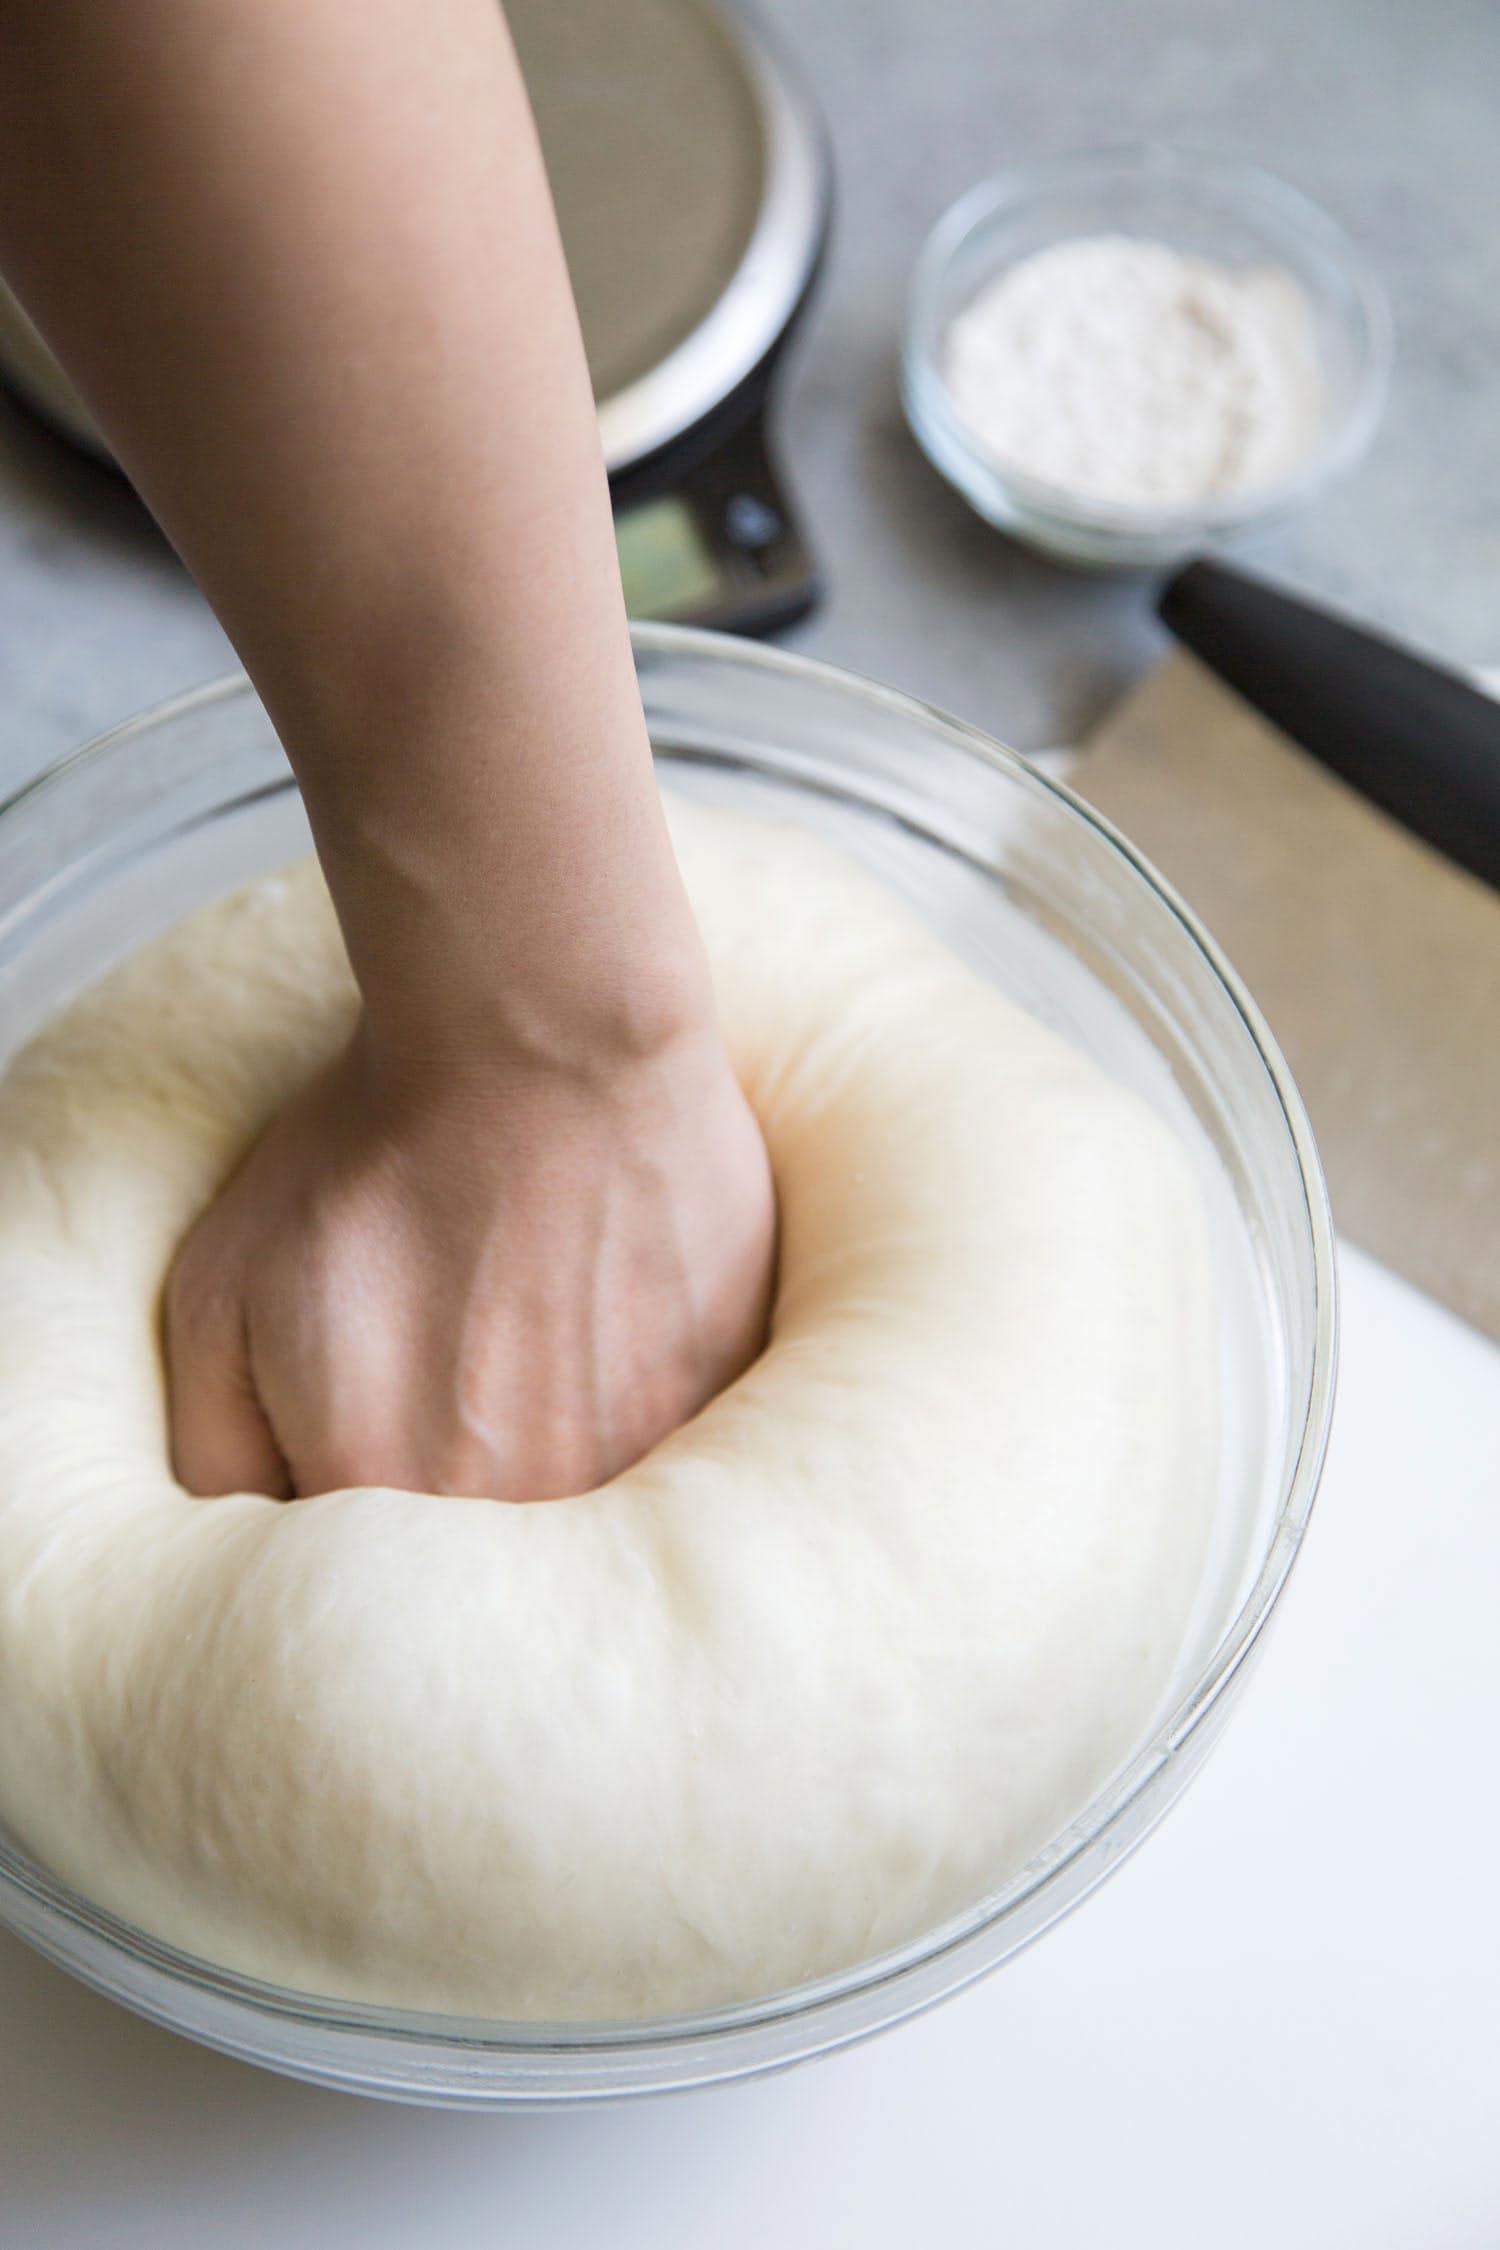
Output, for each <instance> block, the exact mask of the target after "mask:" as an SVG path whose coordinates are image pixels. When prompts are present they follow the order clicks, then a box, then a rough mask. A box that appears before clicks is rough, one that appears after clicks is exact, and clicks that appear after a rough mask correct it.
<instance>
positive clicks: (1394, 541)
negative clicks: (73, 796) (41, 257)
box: [0, 0, 1500, 790]
mask: <svg viewBox="0 0 1500 2250" xmlns="http://www.w3.org/2000/svg"><path fill="white" fill-rule="evenodd" d="M764 9H765V13H766V14H767V15H768V16H769V17H770V19H771V20H772V22H773V23H774V24H775V26H776V27H777V28H778V29H779V31H780V32H781V34H782V37H783V39H784V41H785V43H786V44H787V45H788V46H789V47H790V48H791V49H792V50H793V51H794V52H795V53H797V54H798V55H799V56H800V57H801V59H802V62H803V64H804V67H805V69H806V71H807V74H808V75H809V77H810V78H811V80H812V82H813V84H814V85H815V87H816V88H817V90H818V92H819V94H820V96H821V98H822V100H823V103H824V106H825V108H826V110H827V112H828V115H829V118H830V121H831V125H832V129H833V136H834V142H835V149H836V160H837V167H838V181H839V209H838V213H837V219H836V228H835V235H834V242H833V250H832V256H831V259H830V262H829V267H828V271H827V275H826V278H825V281H824V285H823V288H822V291H821V294H820V297H819V300H818V302H817V305H816V307H815V309H814V312H813V314H812V317H811V319H810V320H809V322H808V324H807V327H806V330H805V332H804V334H803V336H802V338H801V339H800V341H799V343H798V345H797V348H796V352H795V357H794V359H793V360H792V362H791V364H790V365H789V367H788V370H787V380H786V382H785V385H784V389H783V396H782V399H781V403H780V409H779V414H778V423H779V430H780V436H781V440H782V451H783V453H784V456H785V460H786V464H787V468H788V472H789V477H790V481H791V483H792V486H793V488H794V490H795V492H796V494H797V496H798V498H799V501H800V504H801V508H802V512H803V514H804V516H805V519H806V522H807V525H808V527H809V530H810V533H811V535H812V537H813V539H814V541H815V543H816V545H817V548H818V552H819V555H820V558H821V560H822V563H823V565H824V570H825V575H826V579H827V585H828V598H827V601H826V603H825V606H824V607H823V609H822V611H821V612H820V614H819V615H818V616H817V617H816V618H815V619H814V620H812V621H811V622H810V623H809V624H808V625H806V626H804V627H803V628H802V629H801V630H800V632H799V633H798V634H797V636H796V638H797V640H798V642H799V644H800V645H801V646H803V647H805V648H806V649H807V650H809V651H810V652H812V653H815V654H818V655H824V656H827V657H829V658H831V659H833V660H835V661H837V662H839V663H842V664H847V665H851V666H853V667H855V668H856V669H859V670H863V671H867V672H870V673H873V674H875V675H876V676H878V677H880V678H883V679H886V680H890V681H893V682H895V683H896V684H897V685H899V686H901V687H905V688H908V689H911V690H913V691H914V692H916V693H918V694H921V695H924V696H927V697H929V698H930V699H932V700H934V701H936V702H939V703H943V704H946V705H948V706H949V707H950V708H952V709H954V710H957V711H960V712H962V713H963V714H964V715H965V716H966V717H968V718H971V719H973V720H976V721H977V722H978V723H979V724H980V725H982V726H985V727H987V728H989V729H990V730H991V731H993V732H995V733H997V734H1000V735H1002V736H1004V737H1006V738H1008V739H1009V740H1011V741H1013V742H1015V743H1016V744H1018V745H1019V746H1021V747H1023V748H1036V747H1040V746H1041V745H1043V744H1046V743H1050V742H1055V741H1058V740H1065V739H1070V738H1072V737H1074V736H1076V734H1077V733H1078V732H1079V730H1081V728H1083V727H1084V726H1085V725H1087V723H1088V722H1089V721H1090V720H1091V719H1092V718H1093V717H1095V716H1096V715H1097V714H1098V713H1099V712H1100V711H1101V710H1102V709H1103V708H1104V706H1105V705H1106V704H1107V703H1108V701H1109V700H1110V699H1111V698H1112V696H1113V695H1114V694H1115V693H1116V692H1117V691H1118V690H1119V688H1120V687H1122V686H1123V685H1124V684H1126V682H1128V681H1129V680H1130V679H1131V678H1132V677H1134V676H1135V675H1136V674H1137V673H1138V672H1139V671H1140V670H1141V669H1142V668H1143V667H1144V666H1145V665H1146V664H1148V663H1149V662H1150V660H1151V658H1152V655H1153V654H1154V652H1155V650H1156V649H1157V648H1158V646H1159V645H1160V642H1159V638H1158V635H1157V632H1156V629H1155V627H1154V626H1153V624H1152V623H1151V619H1150V588H1149V585H1148V584H1147V583H1145V582H1142V581H1136V582H1121V581H1105V580H1092V579H1087V578H1083V577H1079V576H1076V575H1072V574H1069V573H1066V572H1063V571H1061V570H1058V569H1055V568H1053V567H1051V566H1050V565H1047V564H1044V563H1041V562H1039V561H1036V560H1034V559H1033V558H1031V557H1030V556H1028V555H1026V554H1025V553H1023V552H1022V551H1020V550H1019V549H1017V548H1015V547H1013V546H1011V545H1010V544H1008V543H1007V542H1006V541H1005V540H1003V539H1002V538H1000V537H999V536H998V535H997V534H995V533H994V532H991V531H989V530H988V529H987V528H986V527H985V526H983V525H982V524H980V523H978V522H977V521H976V520H975V519H974V518H973V517H971V516H970V515H969V513H968V512H967V510H966V509H965V507H964V506H963V504H962V503H961V502H960V501H959V500H958V499H957V498H956V497H955V496H954V495H953V494H952V493H950V492H949V491H948V490H947V488H946V487H945V486H944V485H942V484H940V483H939V481H938V480H937V478H936V476H935V475H934V474H933V472H932V471H931V470H930V469H929V468H928V466H927V464H926V462H925V461H924V460H923V459H922V458H921V456H920V455H919V454H918V453H917V451H916V449H915V447H914V445H913V444H912V442H911V440H910V438H909V436H908V434H907V432H906V429H905V425H904V423H903V421H902V418H901V412H900V407H899V404H898V400H897V391H896V375H895V339H896V334H897V329H898V326H899V322H900V317H901V310H902V303H903V298H904V293H905V288H906V282H907V277H908V275H909V273H910V270H911V265H912V261H913V259H914V257H915V255H916V252H917V249H918V246H919V244H920V242H921V239H922V237H923V235H924V234H925V232H926V230H927V228H928V226H929V225H930V224H931V222H932V221H933V219H934V218H935V217H936V216H937V214H938V212H939V211H940V210H941V209H942V208H943V206H944V205H945V204H946V203H948V202H949V201H950V200H951V199H952V197H953V196H955V195H956V194H957V193H958V192H959V191H960V190H961V189H963V188H964V187H965V186H967V185H968V184H969V183H970V182H971V181H972V180H974V179H976V178H978V177H980V176H982V175H983V174H985V173H987V172H990V171H994V170H996V169H998V168H999V167H1001V166H1002V165H1005V164H1007V163H1009V162H1012V161H1014V160H1015V159H1017V158H1019V157H1024V156H1028V155H1034V154H1039V153H1042V152H1045V151H1050V150H1059V149H1065V148H1069V147H1076V146H1079V145H1087V144H1097V143H1100V142H1105V141H1110V140H1119V139H1132V138H1138V137H1141V136H1143V135H1156V136H1159V137H1162V138H1167V139H1176V140H1182V141H1188V142H1191V143H1194V144H1196V145H1199V146H1212V147H1216V148H1225V149H1229V150H1232V151H1234V152H1236V153H1239V154H1241V155H1245V156H1249V157H1252V158H1254V159H1255V160H1257V161H1259V162H1262V163H1264V164H1266V165H1268V166H1270V167H1271V168H1272V169H1273V170H1276V171H1280V172H1282V173H1284V174H1285V175H1286V176H1287V177H1288V178H1290V179H1291V180H1293V181H1295V182H1296V183H1297V184H1298V185H1299V186H1301V187H1303V188H1304V189H1306V190H1307V191H1308V192H1309V193H1310V194H1312V195H1313V196H1315V197H1316V198H1318V199H1319V200H1320V201H1322V202H1324V203H1326V204H1327V205H1328V206H1329V207H1330V208H1331V209H1332V210H1333V211H1334V212H1335V213H1336V214H1337V215H1338V216H1339V217H1340V218H1341V219H1342V220H1343V221H1344V223H1345V224H1346V225H1347V226H1348V227H1349V228H1350V230H1351V231H1352V232H1353V233H1354V234H1355V236H1356V237H1357V238H1358V239H1359V241H1360V242H1361V244H1362V245H1363V246H1364V248H1365V250H1366V253H1367V255H1368V256H1369V257H1370V258H1371V259H1372V261H1373V262H1374V264H1375V265H1376V266H1377V267H1378V269H1379V270H1380V271H1381V272H1382V273H1383V275H1384V278H1385V281H1386V283H1387V285H1388V287H1389V289H1390V292H1391V294H1392V297H1393V299H1394V302H1395V309H1396V319H1397V329H1398V339H1397V365H1396V373H1395V381H1394V385H1393V390H1392V396H1391V403H1390V408H1389V412H1388V415H1387V418H1386V421H1385V424H1384V425H1383V427H1382V429H1381V431H1380V433H1379V434H1378V436H1377V439H1376V443H1375V447H1374V449H1373V451H1372V452H1371V454H1370V455H1369V456H1368V458H1367V459H1366V461H1365V462H1364V463H1363V465H1362V466H1361V467H1360V468H1359V469H1358V470H1356V471H1355V473H1354V474H1353V475H1352V476H1351V477H1350V478H1348V479H1347V480H1346V481H1345V482H1344V483H1342V484H1341V485H1339V486H1337V487H1336V488H1334V489H1333V490H1332V491H1331V492H1329V493H1328V494H1327V495H1326V496H1325V497H1324V498H1323V499H1322V500H1320V502H1319V503H1318V504H1317V506H1316V508H1315V509H1314V510H1313V511H1312V512H1310V513H1308V514H1306V515H1304V516H1302V517H1300V518H1298V519H1296V520H1294V521H1292V522H1290V523H1288V524H1286V525H1284V526H1282V527H1280V528H1279V529H1278V530H1276V531H1274V532H1270V533H1265V534H1262V535H1261V536H1260V537H1258V538H1257V540H1256V541H1255V542H1254V543H1253V545H1247V546H1246V547H1244V548H1243V549H1242V552H1243V554H1244V555H1245V558H1246V559H1247V560H1248V561H1250V562H1253V563H1255V564H1257V565H1259V566H1262V567H1265V568H1267V569H1274V570H1275V571H1276V572H1278V573H1279V574H1282V575H1284V576H1285V577H1286V578H1287V579H1289V580H1290V581H1292V582H1293V583H1295V584H1298V585H1301V586H1303V587H1305V588H1307V589H1308V590H1310V591H1314V592H1318V593H1322V594H1324V595H1327V596H1329V597H1332V598H1334V599H1336V600H1339V601H1342V602H1344V603H1346V604H1348V605H1349V606H1350V607H1352V608H1354V609H1356V610H1358V611H1360V612H1361V613H1363V614H1364V615H1366V616H1368V617H1370V618H1371V619H1373V620H1374V621H1376V622H1378V623H1380V624H1383V625H1385V626H1387V627H1389V628H1392V629H1394V630H1397V631H1400V632H1402V633H1405V634H1408V635H1410V636H1412V637H1413V638H1415V639H1418V640H1420V641H1422V642H1425V643H1426V644H1427V645H1429V646H1430V647H1431V648H1433V649H1434V650H1436V651H1437V652H1439V653H1441V654H1442V655H1444V656H1446V657H1448V658H1450V659H1453V660H1456V661H1460V662H1464V663H1474V664H1477V663H1481V662H1484V661H1486V660H1489V661H1494V660H1495V659H1496V658H1497V657H1500V430H1497V415H1496V405H1497V393H1500V226H1497V224H1496V219H1497V214H1500V133H1497V131H1496V126H1495V119H1496V115H1497V111H1500V10H1496V9H1495V8H1494V7H1493V5H1492V4H1491V0H1421V4H1418V0H1313V4H1309V0H1255V4H1254V5H1253V6H1246V5H1245V4H1244V0H1141V4H1140V5H1137V6H1134V7H1121V6H1119V5H1114V4H1111V0H1049V4H1048V5H1045V6H1041V5H1038V6H1034V7H1024V6H1021V5H1014V4H1013V5H1008V6H1001V5H1000V4H999V0H816V5H809V4H807V0H764ZM231 662H232V658H231V655H230V651H229V650H228V648H227V646H226V644H225V642H224V639H223V636H222V635H221V634H220V632H219V631H218V628H217V626H216V625H215V624H214V622H213V620H212V618H211V617H210V616H209V615H208V613H207V611H206V609H205V607H204V605H203V603H202V601H201V600H200V598H199V597H198V595H197V594H196V592H195V591H194V590H193V588H192V587H191V585H190V584H189V583H188V581H187V580H186V578H185V577H184V575H183V574H182V572H181V571H180V569H179V568H178V566H177V564H176V563H175V561H174V560H173V558H172V556H171V554H170V553H169V551H168V550H167V548H166V547H165V545H164V543H163V542H162V541H161V539H160V538H159V537H158V535H157V534H156V533H155V532H154V530H153V529H152V527H151V526H150V524H149V523H148V522H147V521H146V519H145V517H144V516H143V514H142V512H141V510H140V509H139V508H138V507H137V505H136V504H135V502H134V501H133V500H132V498H131V497H130V495H129V493H128V492H127V491H125V490H124V489H123V488H122V487H121V486H120V485H119V484H118V483H116V482H115V481H114V480H113V479H111V478H110V477H108V476H107V475H106V474H105V473H103V472H101V471H99V470H97V469H95V468H93V467H91V466H90V465H89V464H88V463H87V462H84V461H82V460H79V459H77V458H75V457H74V456H73V455H72V454H70V453H69V452H68V450H67V449H66V448H65V447H64V446H62V445H60V444H59V443H57V442H56V441H55V440H54V439H52V438H51V437H50V436H49V435H48V434H47V433H46V432H45V431H42V430H40V429H38V428H37V427H35V426H34V425H33V424H32V423H31V422H30V421H29V419H28V418H27V416H26V415H25V414H24V413H23V412H22V411H21V410H20V409H18V408H15V407H13V406H12V405H11V404H10V403H9V402H8V400H6V399H4V398H3V397H0V790H4V789H5V788H7V787H9V786H11V785H13V784H15V783H16V782H19V781H20V780H22V779H23V778H24V777H25V776H26V775H27V774H28V773H30V772H32V771H34V770H36V769H37V768H38V767H40V766H41V765H43V764H45V763H46V762H48V761H49V760H50V759H51V758H53V757H55V756H57V755H58V754H59V753H60V752H62V751H64V750H67V749H69V748H71V747H72V746H73V745H74V744H75V743H77V742H78V741H80V740H82V739H83V738H84V737H86V736H87V735H89V734H91V733H94V732H96V731H97V730H98V729H100V728H101V727H104V726H107V725H109V724H110V723H111V722H113V721H114V720H116V719H119V718H123V717H125V716H127V715H128V714H129V713H131V712H132V711H135V710H139V709H140V708H141V707H142V706H144V705H146V704H148V703H151V702H153V701H156V700H158V699H160V698H161V697H163V696H165V695H169V694H171V693H173V692H175V691H176V690H178V689H180V688H183V687H187V686H190V685H192V684H194V683H195V682H197V681H200V680H203V679H207V678H210V677H212V676H213V675H214V674H215V673H217V672H221V671H223V670H225V669H227V668H228V667H229V665H230V663H231Z"/></svg>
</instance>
